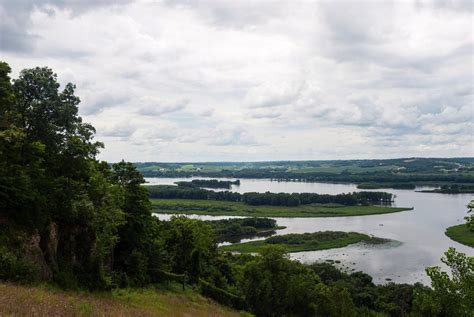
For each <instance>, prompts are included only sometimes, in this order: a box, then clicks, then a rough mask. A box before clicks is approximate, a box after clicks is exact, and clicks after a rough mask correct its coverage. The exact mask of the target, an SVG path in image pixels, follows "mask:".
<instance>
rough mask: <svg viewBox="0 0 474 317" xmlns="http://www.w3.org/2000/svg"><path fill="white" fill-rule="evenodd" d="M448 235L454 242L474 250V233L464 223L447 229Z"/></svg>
mask: <svg viewBox="0 0 474 317" xmlns="http://www.w3.org/2000/svg"><path fill="white" fill-rule="evenodd" d="M446 235H447V236H448V237H450V238H451V239H452V240H454V241H456V242H459V243H462V244H464V245H467V246H470V247H473V248H474V231H471V230H469V228H468V226H467V225H466V224H465V223H463V224H460V225H456V226H452V227H449V228H448V229H446Z"/></svg>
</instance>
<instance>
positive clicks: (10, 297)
mask: <svg viewBox="0 0 474 317" xmlns="http://www.w3.org/2000/svg"><path fill="white" fill-rule="evenodd" d="M171 288H173V287H171ZM0 316H241V314H239V313H238V312H236V311H232V310H230V309H228V308H225V307H223V306H220V305H217V304H216V303H214V302H212V301H210V300H209V299H206V298H204V297H202V296H201V295H199V294H197V293H195V292H193V291H191V290H186V291H181V290H179V288H178V286H176V287H174V289H167V290H158V289H151V288H148V289H121V290H117V291H113V292H112V293H88V292H81V293H79V292H72V291H62V290H56V289H52V288H49V287H46V286H36V287H34V286H19V285H13V284H6V283H0Z"/></svg>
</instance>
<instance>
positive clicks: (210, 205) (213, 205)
mask: <svg viewBox="0 0 474 317" xmlns="http://www.w3.org/2000/svg"><path fill="white" fill-rule="evenodd" d="M151 204H152V207H153V212H154V213H165V214H187V215H189V214H194V215H212V216H244V217H348V216H367V215H377V214H386V213H393V212H400V211H405V210H412V209H413V208H399V207H388V206H374V205H370V206H358V205H355V206H344V205H339V204H309V205H300V206H268V205H259V206H252V205H247V204H245V203H243V202H238V201H220V200H199V199H151Z"/></svg>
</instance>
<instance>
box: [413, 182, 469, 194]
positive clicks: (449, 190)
mask: <svg viewBox="0 0 474 317" xmlns="http://www.w3.org/2000/svg"><path fill="white" fill-rule="evenodd" d="M420 192H422V193H440V194H469V193H474V185H458V184H451V185H443V186H441V187H440V188H436V189H431V190H420Z"/></svg>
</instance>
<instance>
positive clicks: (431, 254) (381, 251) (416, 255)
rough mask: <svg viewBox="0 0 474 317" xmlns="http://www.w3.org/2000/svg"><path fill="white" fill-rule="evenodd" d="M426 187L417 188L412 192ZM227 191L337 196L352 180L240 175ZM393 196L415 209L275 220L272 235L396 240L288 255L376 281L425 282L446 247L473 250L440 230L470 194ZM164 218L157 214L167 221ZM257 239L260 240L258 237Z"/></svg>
mask: <svg viewBox="0 0 474 317" xmlns="http://www.w3.org/2000/svg"><path fill="white" fill-rule="evenodd" d="M178 180H180V179H176V178H147V181H149V182H150V184H173V183H174V182H175V181H178ZM420 189H425V188H417V189H416V190H420ZM232 190H233V191H236V192H240V193H244V192H253V191H254V192H266V191H270V192H289V193H292V192H315V193H321V194H339V193H347V192H353V191H357V190H358V189H357V188H356V186H355V185H353V184H327V183H304V182H276V181H270V180H261V179H241V184H240V186H235V185H234V186H232ZM384 191H388V192H391V193H393V194H395V195H396V196H397V197H396V199H395V206H402V207H414V210H409V211H404V212H400V213H392V214H385V215H373V216H357V217H340V218H274V219H276V220H277V222H278V225H280V226H286V227H287V228H286V229H283V230H278V231H277V234H287V233H304V232H314V231H321V230H341V231H357V232H362V233H367V234H371V235H374V236H377V237H381V238H387V239H393V240H397V241H400V242H401V243H402V244H401V245H399V246H397V247H393V246H389V245H376V246H374V245H367V244H357V245H351V246H348V247H345V248H340V249H332V250H324V251H311V252H301V253H293V254H292V255H291V256H292V257H293V258H295V259H298V260H300V261H302V262H306V263H310V262H314V261H325V260H327V259H332V260H338V261H341V263H340V264H338V265H339V266H341V267H343V268H345V269H348V270H349V271H350V270H361V271H364V272H367V273H369V274H370V275H372V276H373V277H374V280H375V281H376V282H378V283H384V282H386V279H391V280H393V281H395V282H406V283H414V282H423V283H427V282H429V280H428V278H427V276H426V274H425V268H426V267H427V266H432V265H441V262H440V258H441V256H442V255H443V252H445V251H446V250H447V249H448V248H449V247H455V248H456V249H457V250H459V251H461V252H464V253H466V254H468V255H471V256H473V255H474V249H473V248H470V247H467V246H464V245H461V244H459V243H457V242H455V241H452V240H451V239H449V238H448V237H447V236H446V235H445V234H444V231H445V229H446V228H447V227H449V226H452V225H455V224H459V223H462V222H464V219H463V218H464V216H465V215H466V211H467V208H466V204H467V203H468V202H469V201H470V200H471V199H472V198H473V197H472V195H470V194H459V195H445V194H435V193H419V192H416V191H414V190H395V189H384ZM168 217H169V216H166V215H160V218H162V219H166V218H168ZM196 218H199V219H203V220H210V219H224V218H229V217H226V216H217V217H213V216H196ZM259 239H262V238H259Z"/></svg>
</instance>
